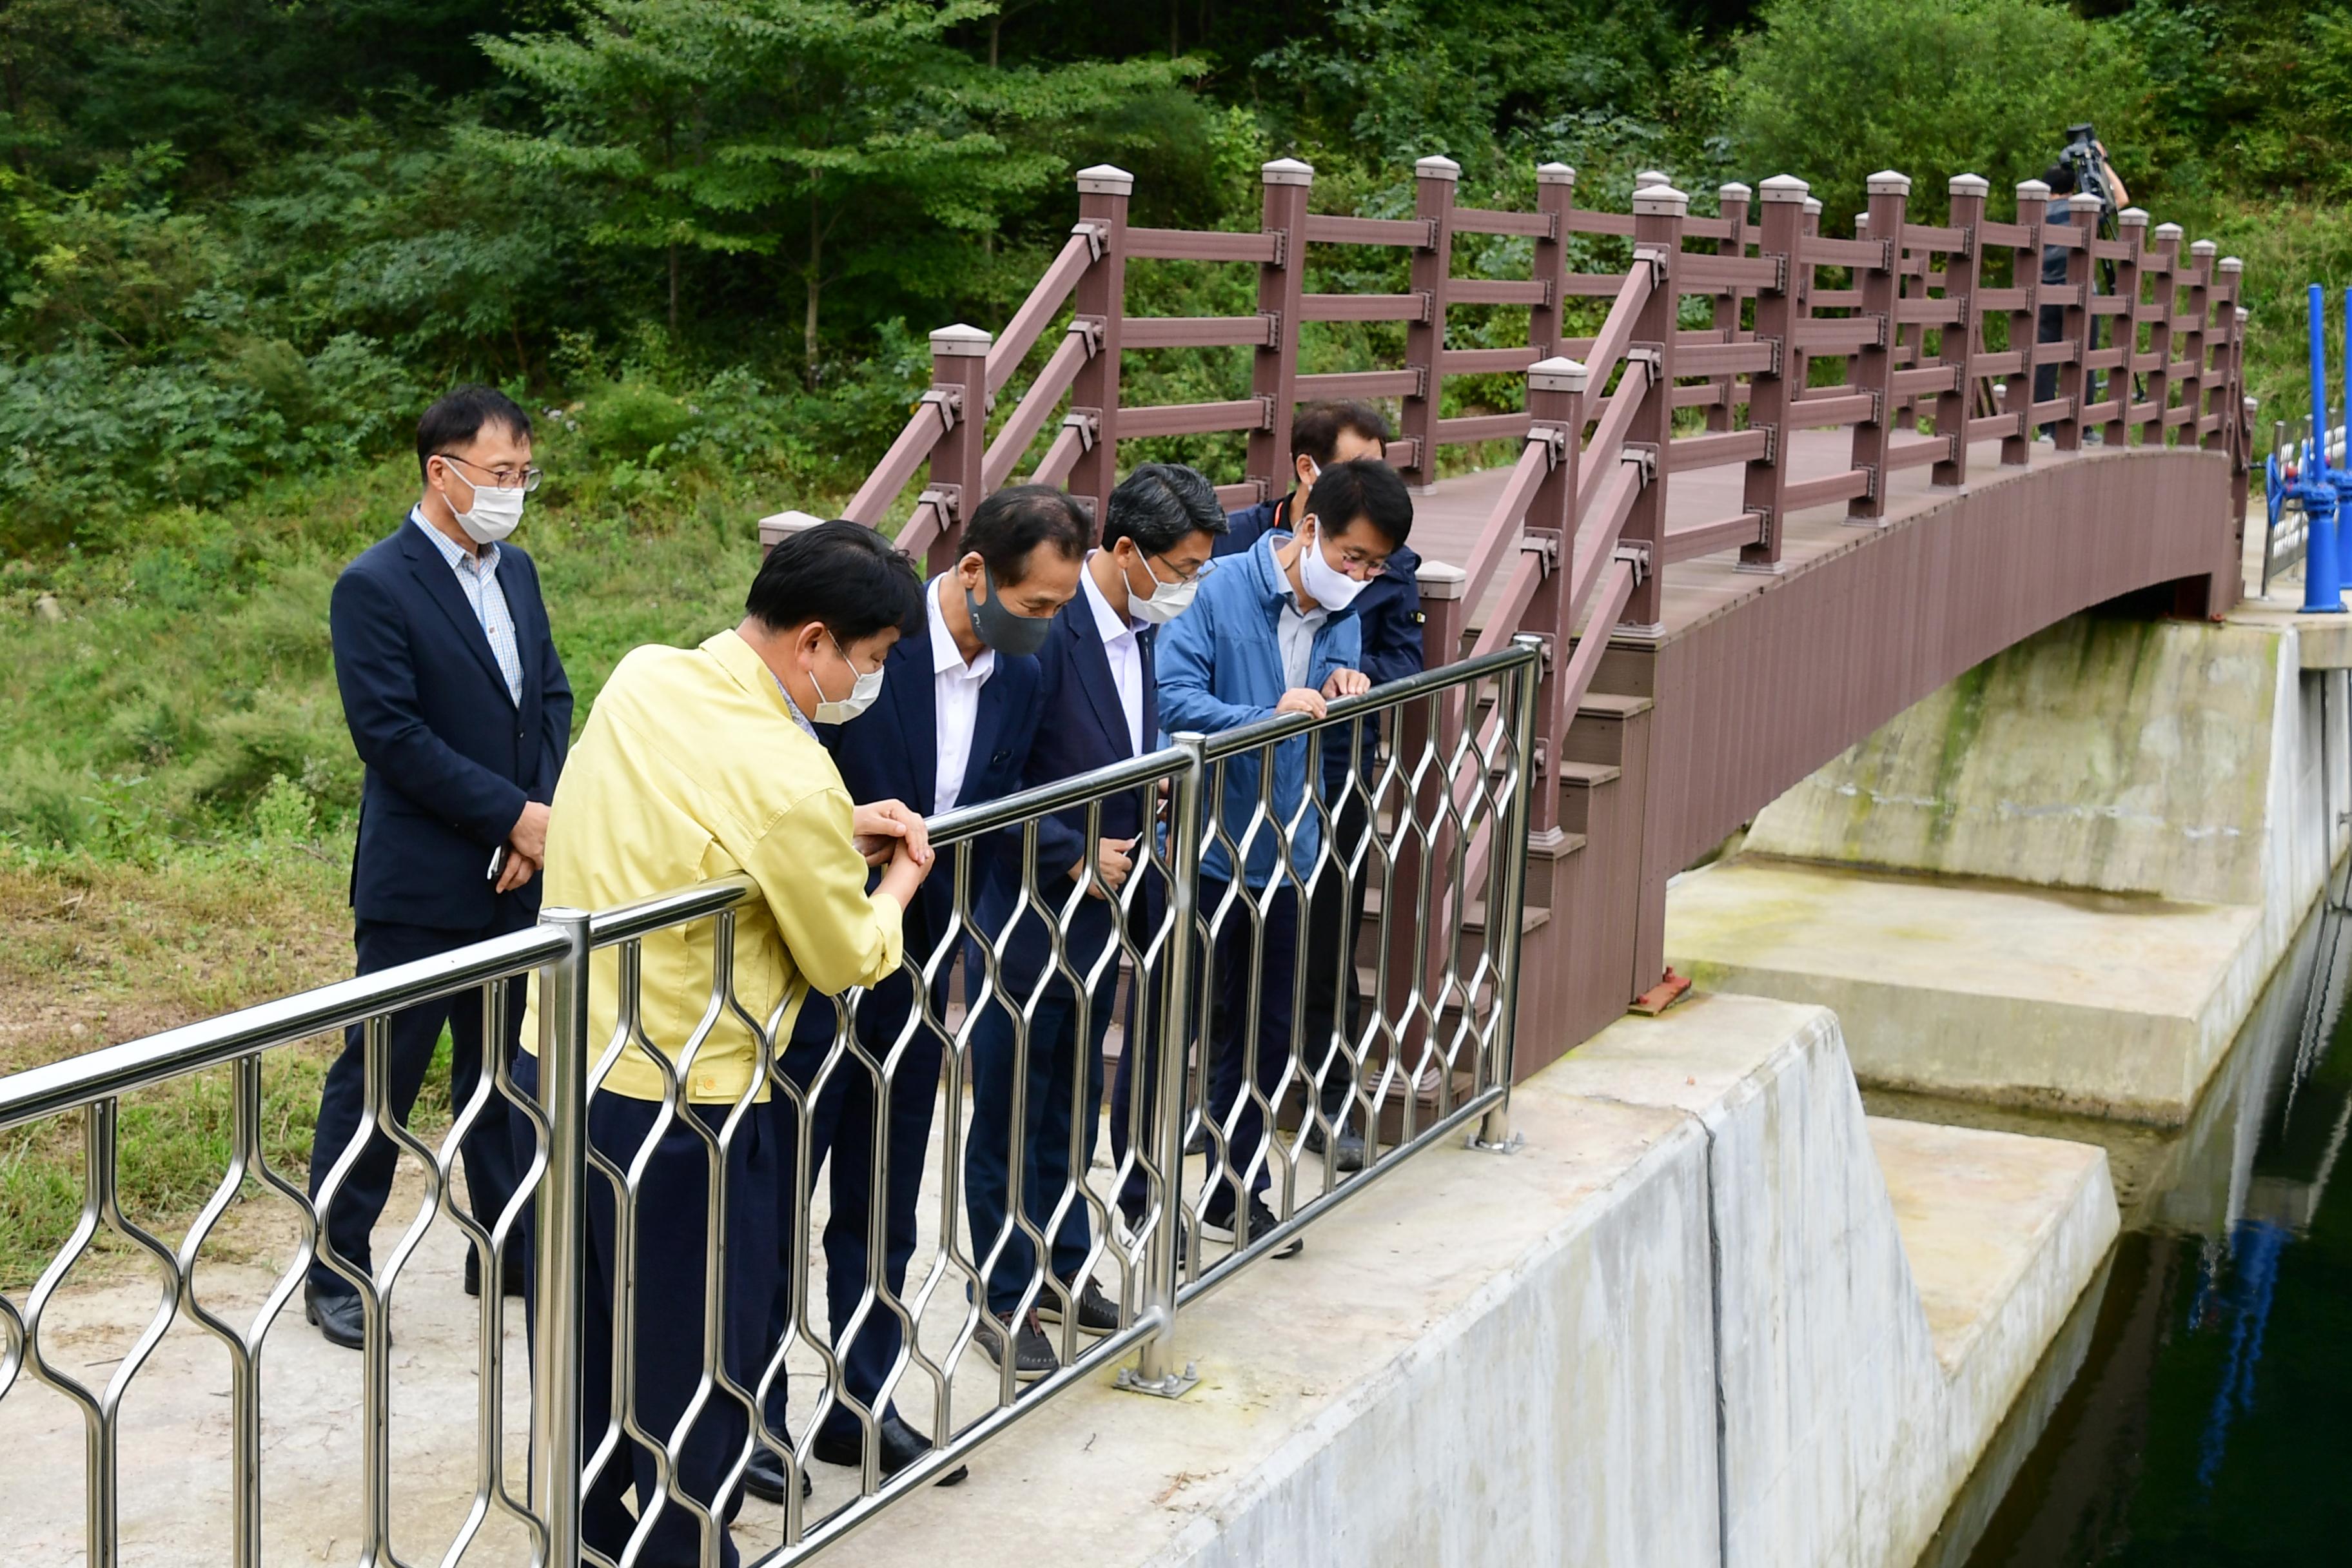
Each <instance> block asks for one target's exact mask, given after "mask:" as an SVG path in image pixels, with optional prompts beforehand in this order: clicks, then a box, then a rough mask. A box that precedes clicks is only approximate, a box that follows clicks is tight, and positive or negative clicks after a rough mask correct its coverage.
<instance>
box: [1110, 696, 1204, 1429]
mask: <svg viewBox="0 0 2352 1568" xmlns="http://www.w3.org/2000/svg"><path fill="white" fill-rule="evenodd" d="M1169 740H1170V743H1171V745H1173V746H1174V747H1175V749H1176V750H1177V751H1180V752H1183V753H1184V770H1183V772H1181V773H1178V774H1177V775H1176V777H1175V779H1174V781H1173V787H1172V789H1171V791H1170V800H1169V807H1168V819H1169V825H1170V826H1169V831H1168V838H1169V856H1168V946H1167V949H1166V954H1167V956H1166V959H1165V961H1164V968H1163V970H1162V972H1161V976H1160V1028H1159V1036H1160V1038H1159V1040H1158V1042H1157V1044H1158V1047H1159V1053H1158V1058H1157V1065H1158V1068H1159V1070H1158V1071H1157V1072H1155V1073H1154V1074H1153V1075H1152V1077H1153V1079H1154V1080H1155V1081H1154V1082H1153V1084H1152V1106H1151V1148H1152V1158H1153V1160H1154V1162H1155V1163H1157V1164H1158V1165H1159V1167H1160V1213H1159V1215H1158V1218H1157V1220H1156V1221H1155V1223H1154V1224H1153V1226H1152V1227H1151V1245H1150V1249H1149V1250H1148V1251H1147V1253H1146V1254H1145V1259H1144V1291H1145V1295H1146V1300H1145V1302H1144V1310H1145V1312H1146V1314H1147V1315H1148V1316H1150V1317H1151V1318H1153V1319H1154V1320H1155V1321H1157V1323H1158V1329H1157V1331H1155V1332H1154V1333H1153V1334H1152V1336H1151V1337H1150V1339H1148V1340H1146V1341H1144V1342H1143V1347H1142V1350H1141V1352H1140V1353H1139V1355H1138V1357H1137V1360H1136V1364H1135V1366H1134V1368H1133V1369H1132V1370H1130V1371H1129V1372H1126V1373H1121V1374H1120V1377H1119V1386H1120V1387H1122V1388H1128V1389H1131V1390H1133V1391H1135V1392H1137V1393H1139V1394H1159V1395H1161V1396H1162V1397H1165V1398H1170V1399H1173V1398H1175V1397H1176V1396H1177V1395H1179V1394H1182V1393H1184V1391H1185V1390H1187V1389H1189V1388H1191V1387H1192V1385H1193V1384H1195V1383H1198V1382H1199V1381H1200V1378H1199V1376H1198V1374H1197V1373H1195V1371H1194V1369H1193V1367H1192V1364H1191V1363H1185V1365H1184V1366H1183V1368H1182V1370H1181V1371H1179V1370H1178V1368H1177V1363H1176V1283H1177V1274H1178V1272H1179V1267H1180V1258H1179V1254H1180V1252H1181V1248H1182V1242H1183V1228H1182V1227H1183V1214H1184V1204H1183V1186H1184V1078H1185V1072H1184V1066H1185V1063H1184V1055H1185V1041H1186V1037H1187V1035H1188V1033H1189V1029H1190V1025H1191V1012H1192V960H1193V946H1192V942H1193V927H1194V925H1195V924H1196V923H1198V921H1199V918H1200V898H1201V893H1200V888H1201V845H1202V831H1203V828H1204V826H1205V824H1204V823H1203V820H1202V814H1203V812H1204V811H1205V809H1206V803H1205V800H1204V796H1205V795H1206V794H1207V785H1208V772H1209V768H1208V763H1206V761H1204V760H1203V758H1202V746H1203V745H1204V744H1205V743H1206V740H1207V737H1205V736H1203V735H1201V734H1198V733H1196V732H1194V731H1184V732H1183V733H1181V734H1177V735H1172V736H1171V737H1169ZM1145 1059H1146V1060H1151V1059H1153V1058H1150V1056H1147V1057H1146V1058H1145Z"/></svg>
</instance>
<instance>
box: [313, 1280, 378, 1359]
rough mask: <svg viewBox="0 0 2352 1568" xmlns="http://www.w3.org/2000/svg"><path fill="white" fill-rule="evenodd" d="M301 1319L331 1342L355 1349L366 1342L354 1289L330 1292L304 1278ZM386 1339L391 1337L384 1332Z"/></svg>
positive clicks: (357, 1296) (363, 1320) (363, 1321)
mask: <svg viewBox="0 0 2352 1568" xmlns="http://www.w3.org/2000/svg"><path fill="white" fill-rule="evenodd" d="M302 1319H303V1321H305V1322H309V1323H315V1324H317V1325H318V1329H319V1332H320V1334H322V1335H324V1336H325V1337H326V1341H327V1342H328V1343H329V1344H331V1345H341V1346H342V1347H343V1348H344V1349H345V1350H347V1351H355V1350H357V1349H359V1348H360V1346H361V1345H362V1344H363V1343H364V1342H366V1339H367V1331H366V1328H365V1323H366V1319H365V1318H363V1317H362V1315H361V1312H360V1299H359V1295H358V1293H357V1292H356V1291H354V1292H352V1293H351V1294H348V1295H330V1294H328V1293H327V1292H326V1291H324V1290H321V1289H319V1287H318V1286H317V1285H315V1284H312V1283H310V1281H308V1280H305V1281H304V1282H303V1285H302ZM384 1337H385V1340H386V1341H387V1342H389V1341H390V1339H391V1336H390V1335H389V1334H387V1335H385V1336H384Z"/></svg>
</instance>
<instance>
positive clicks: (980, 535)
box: [963, 485, 1095, 588]
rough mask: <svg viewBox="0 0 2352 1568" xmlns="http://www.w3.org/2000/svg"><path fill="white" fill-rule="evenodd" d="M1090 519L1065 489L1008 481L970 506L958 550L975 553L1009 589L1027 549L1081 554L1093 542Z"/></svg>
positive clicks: (1022, 571)
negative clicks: (1046, 546) (1043, 547)
mask: <svg viewBox="0 0 2352 1568" xmlns="http://www.w3.org/2000/svg"><path fill="white" fill-rule="evenodd" d="M1094 537H1095V525H1094V520H1093V519H1092V518H1090V517H1088V516H1087V512H1086V509H1085V508H1083V507H1081V506H1080V505H1078V503H1077V502H1076V500H1072V499H1071V498H1070V495H1069V492H1067V491H1066V490H1057V489H1055V488H1054V487H1053V486H1051V485H1012V486H1009V487H1007V488H1006V489H1001V490H999V491H997V492H996V493H995V494H994V495H992V496H991V497H989V498H988V499H987V500H984V501H982V502H981V503H980V505H979V506H978V507H976V508H974V509H973V510H972V514H971V521H970V522H968V523H966V524H965V525H964V531H963V549H964V552H966V553H971V552H974V551H977V552H979V554H980V558H981V560H982V562H983V563H986V565H987V567H988V574H989V575H990V576H991V577H993V578H994V579H996V581H997V582H998V583H999V584H1003V586H1005V587H1007V588H1010V587H1012V586H1013V584H1016V583H1018V582H1020V581H1021V580H1022V578H1023V577H1024V576H1025V575H1026V574H1027V573H1028V570H1029V552H1031V551H1033V550H1034V549H1036V548H1037V547H1038V546H1039V545H1041V544H1050V545H1052V546H1053V547H1054V548H1055V551H1056V552H1059V553H1060V554H1061V555H1063V556H1064V557H1065V558H1066V559H1068V560H1071V561H1077V560H1081V559H1083V558H1084V557H1085V555H1086V552H1087V546H1088V545H1090V544H1092V543H1093V542H1094Z"/></svg>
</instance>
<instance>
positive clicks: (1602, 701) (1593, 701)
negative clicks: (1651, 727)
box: [1576, 691, 1658, 719]
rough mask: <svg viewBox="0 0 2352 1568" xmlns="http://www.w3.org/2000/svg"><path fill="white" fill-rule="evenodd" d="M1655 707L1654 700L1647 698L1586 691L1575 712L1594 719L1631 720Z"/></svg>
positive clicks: (1609, 692)
mask: <svg viewBox="0 0 2352 1568" xmlns="http://www.w3.org/2000/svg"><path fill="white" fill-rule="evenodd" d="M1657 705H1658V704H1657V702H1656V700H1654V699H1652V698H1648V697H1621V696H1618V695H1617V694H1616V693H1614V692H1611V691H1588V692H1586V693H1585V694H1584V700H1583V701H1581V702H1580V703H1578V704H1577V705H1576V710H1577V712H1578V713H1580V714H1587V713H1589V714H1591V716H1592V717H1593V718H1595V719H1632V718H1634V717H1637V716H1638V715H1640V714H1643V713H1647V712H1648V711H1649V710H1651V709H1653V708H1655V707H1656V706H1657Z"/></svg>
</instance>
